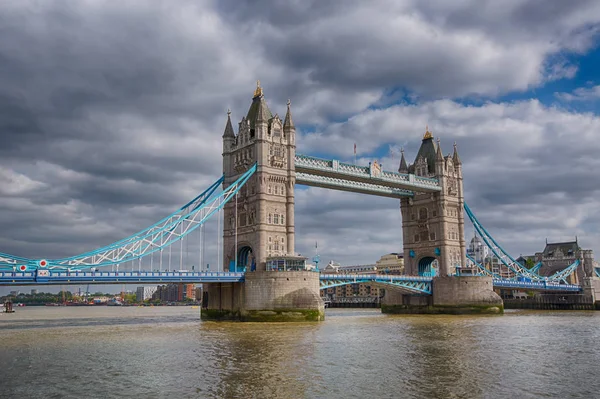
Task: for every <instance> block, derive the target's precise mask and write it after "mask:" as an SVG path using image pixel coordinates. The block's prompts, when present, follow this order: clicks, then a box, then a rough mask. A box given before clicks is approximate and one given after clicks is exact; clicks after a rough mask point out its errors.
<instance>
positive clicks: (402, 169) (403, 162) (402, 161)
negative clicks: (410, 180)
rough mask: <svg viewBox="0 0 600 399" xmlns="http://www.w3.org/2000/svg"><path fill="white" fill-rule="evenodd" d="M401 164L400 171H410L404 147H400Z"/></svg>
mask: <svg viewBox="0 0 600 399" xmlns="http://www.w3.org/2000/svg"><path fill="white" fill-rule="evenodd" d="M400 153H401V154H402V155H401V156H400V166H399V167H398V172H399V173H408V165H406V159H405V158H404V148H402V149H400Z"/></svg>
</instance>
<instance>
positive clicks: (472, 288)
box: [381, 276, 504, 314]
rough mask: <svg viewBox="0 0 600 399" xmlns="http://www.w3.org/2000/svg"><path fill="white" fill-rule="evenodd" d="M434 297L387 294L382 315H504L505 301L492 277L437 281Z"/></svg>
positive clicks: (435, 280)
mask: <svg viewBox="0 0 600 399" xmlns="http://www.w3.org/2000/svg"><path fill="white" fill-rule="evenodd" d="M432 288H433V295H431V296H415V295H408V294H401V293H399V292H394V291H392V290H386V293H385V296H384V298H383V301H382V304H381V311H382V312H383V313H408V314H410V313H413V314H497V313H503V312H504V305H503V302H502V298H500V296H499V295H498V294H496V293H495V292H494V290H493V285H492V278H491V277H480V276H448V277H434V278H433V282H432Z"/></svg>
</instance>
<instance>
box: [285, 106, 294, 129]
mask: <svg viewBox="0 0 600 399" xmlns="http://www.w3.org/2000/svg"><path fill="white" fill-rule="evenodd" d="M291 104H292V102H291V101H290V100H288V101H287V112H286V113H285V121H284V122H283V128H284V129H286V128H287V129H290V128H294V121H292V111H291V109H290V105H291Z"/></svg>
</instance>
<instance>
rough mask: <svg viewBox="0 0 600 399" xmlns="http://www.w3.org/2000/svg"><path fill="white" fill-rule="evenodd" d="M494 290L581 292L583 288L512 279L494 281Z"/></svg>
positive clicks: (548, 282) (572, 285)
mask: <svg viewBox="0 0 600 399" xmlns="http://www.w3.org/2000/svg"><path fill="white" fill-rule="evenodd" d="M494 288H514V289H530V290H539V291H561V292H564V291H569V292H579V291H581V290H582V288H581V286H579V285H574V284H560V283H556V282H550V281H518V280H512V279H494Z"/></svg>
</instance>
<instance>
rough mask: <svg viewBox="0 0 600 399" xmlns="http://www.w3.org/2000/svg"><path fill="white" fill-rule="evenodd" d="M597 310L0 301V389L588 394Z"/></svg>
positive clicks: (2, 392)
mask: <svg viewBox="0 0 600 399" xmlns="http://www.w3.org/2000/svg"><path fill="white" fill-rule="evenodd" d="M599 324H600V312H586V311H578V312H532V311H512V312H508V313H507V314H505V315H503V316H431V315H428V316H418V315H411V316H388V315H382V314H381V313H380V312H379V310H377V309H360V310H358V309H356V310H354V309H328V310H327V313H326V321H325V322H322V323H299V324H278V323H216V322H201V321H200V320H199V309H197V308H192V307H145V308H137V307H26V308H17V312H16V313H14V314H0V397H3V398H4V397H5V398H38V397H40V398H41V397H43V398H65V397H67V398H68V397H73V398H113V397H114V398H129V397H137V398H164V397H179V398H196V397H200V398H204V397H206V398H503V397H512V398H561V399H562V398H594V397H600V380H599V378H598V376H599V375H600V366H599V364H600V349H599V343H600V332H599V329H598V326H599Z"/></svg>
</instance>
